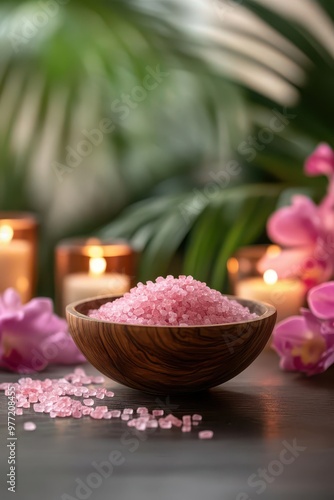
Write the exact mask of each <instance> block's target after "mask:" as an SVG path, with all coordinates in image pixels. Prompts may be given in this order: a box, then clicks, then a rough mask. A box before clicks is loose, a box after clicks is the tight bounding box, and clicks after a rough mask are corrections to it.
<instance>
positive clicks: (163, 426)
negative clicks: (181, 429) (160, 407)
mask: <svg viewBox="0 0 334 500" xmlns="http://www.w3.org/2000/svg"><path fill="white" fill-rule="evenodd" d="M159 427H160V429H171V428H172V422H171V421H170V420H165V419H164V418H160V419H159Z"/></svg>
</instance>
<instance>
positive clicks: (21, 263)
mask: <svg viewBox="0 0 334 500" xmlns="http://www.w3.org/2000/svg"><path fill="white" fill-rule="evenodd" d="M37 233H38V222H37V219H36V218H35V217H34V215H32V214H29V213H23V212H0V293H2V292H3V291H4V290H6V289H7V288H15V289H16V290H17V291H18V292H19V294H20V296H21V300H22V302H23V303H25V302H28V301H29V300H30V299H31V298H32V297H33V295H34V293H35V287H36V269H37V265H36V264H37Z"/></svg>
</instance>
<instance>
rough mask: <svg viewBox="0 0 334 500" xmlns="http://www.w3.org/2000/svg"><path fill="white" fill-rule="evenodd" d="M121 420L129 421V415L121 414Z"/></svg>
mask: <svg viewBox="0 0 334 500" xmlns="http://www.w3.org/2000/svg"><path fill="white" fill-rule="evenodd" d="M121 419H122V420H125V421H127V420H130V415H126V414H124V413H123V415H121Z"/></svg>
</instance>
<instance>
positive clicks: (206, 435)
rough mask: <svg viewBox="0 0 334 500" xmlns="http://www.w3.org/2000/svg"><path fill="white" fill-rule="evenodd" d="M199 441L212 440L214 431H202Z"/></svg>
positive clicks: (199, 434)
mask: <svg viewBox="0 0 334 500" xmlns="http://www.w3.org/2000/svg"><path fill="white" fill-rule="evenodd" d="M198 437H199V439H212V438H213V432H212V431H200V432H199V433H198Z"/></svg>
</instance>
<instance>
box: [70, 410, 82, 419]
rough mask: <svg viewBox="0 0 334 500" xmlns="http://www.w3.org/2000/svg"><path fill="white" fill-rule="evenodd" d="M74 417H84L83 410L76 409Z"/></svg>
mask: <svg viewBox="0 0 334 500" xmlns="http://www.w3.org/2000/svg"><path fill="white" fill-rule="evenodd" d="M72 417H73V418H81V417H82V412H81V411H79V410H76V411H74V412H73V413H72Z"/></svg>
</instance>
